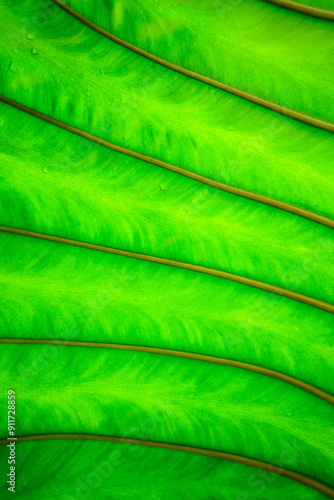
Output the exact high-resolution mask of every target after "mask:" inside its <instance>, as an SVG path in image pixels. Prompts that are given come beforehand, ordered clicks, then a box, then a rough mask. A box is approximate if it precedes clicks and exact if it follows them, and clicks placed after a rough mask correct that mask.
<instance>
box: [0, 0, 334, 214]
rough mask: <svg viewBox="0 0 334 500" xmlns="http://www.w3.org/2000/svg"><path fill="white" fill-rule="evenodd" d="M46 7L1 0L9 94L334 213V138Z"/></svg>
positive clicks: (153, 151) (135, 146) (134, 145)
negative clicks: (161, 62) (160, 62)
mask: <svg viewBox="0 0 334 500" xmlns="http://www.w3.org/2000/svg"><path fill="white" fill-rule="evenodd" d="M45 5H46V7H45V9H44V10H42V12H41V8H40V6H39V5H38V4H37V3H36V2H34V1H32V0H16V1H15V2H12V1H9V0H2V1H1V4H0V8H1V15H2V17H3V19H6V24H5V25H4V27H3V34H2V41H1V40H0V48H1V56H0V61H1V64H2V67H3V71H2V79H1V82H0V92H1V93H2V94H4V95H5V96H6V97H8V98H11V99H12V100H14V101H17V102H19V103H21V104H24V105H26V106H28V107H31V108H33V109H35V110H37V111H40V112H41V113H44V114H46V115H49V116H52V117H53V118H56V119H58V120H60V121H61V122H63V123H66V124H68V125H72V126H75V127H77V128H78V129H81V130H84V131H86V132H90V133H91V134H93V135H95V136H97V137H100V138H102V139H105V140H107V141H110V142H112V143H114V144H116V145H119V146H123V147H127V148H129V149H131V150H133V151H136V152H139V153H143V154H145V155H148V156H150V157H153V158H156V159H160V160H164V161H166V162H168V163H170V164H172V165H175V166H180V167H182V168H184V169H186V170H188V171H190V172H195V173H199V174H202V175H204V176H206V177H208V178H211V179H215V180H217V181H220V182H224V183H225V184H228V185H230V186H235V187H239V188H243V189H246V190H247V191H252V192H255V193H258V194H262V195H265V196H269V197H271V198H274V199H277V200H282V201H284V202H286V203H291V204H292V205H295V206H297V207H301V208H304V209H307V210H310V211H312V212H316V213H320V214H322V215H324V216H326V217H330V218H332V219H333V218H334V209H333V203H332V186H333V169H332V168H331V163H330V160H331V158H332V150H333V147H334V144H333V134H330V133H328V132H326V131H323V130H320V129H316V128H314V127H310V126H307V125H305V124H303V123H300V122H297V121H295V120H291V119H289V118H287V117H283V116H282V115H279V114H277V113H274V112H272V111H269V110H266V109H265V108H263V107H261V106H258V105H255V104H253V103H251V102H248V101H246V100H244V99H240V98H238V97H236V96H234V95H232V94H229V93H226V92H222V91H221V90H220V89H215V88H214V87H211V86H209V85H206V84H204V83H202V82H199V81H196V80H194V79H191V78H188V77H186V76H184V75H182V74H178V73H176V72H174V71H172V70H169V69H168V68H164V67H163V66H161V65H157V64H155V63H153V62H152V61H149V60H148V59H147V58H144V57H141V56H138V55H136V54H135V53H133V52H132V51H129V50H128V49H125V48H124V47H122V46H120V45H119V44H116V43H114V42H112V41H110V40H108V39H107V38H105V37H103V36H101V35H100V34H98V33H96V32H95V31H94V30H92V29H90V28H88V27H85V26H84V25H83V24H82V23H81V22H79V21H78V20H76V19H75V18H73V16H70V15H69V14H67V13H66V12H64V11H63V10H62V9H60V8H58V7H57V6H56V5H54V4H53V3H52V2H47V3H46V4H45ZM271 7H272V6H271ZM22 19H23V20H22ZM43 19H44V21H43ZM55 40H57V43H55ZM34 47H35V48H36V50H38V52H39V53H38V54H37V55H33V54H32V52H31V51H32V49H33V48H34ZM326 108H328V106H327V105H326ZM180 145H182V147H180Z"/></svg>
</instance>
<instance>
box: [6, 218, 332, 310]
mask: <svg viewBox="0 0 334 500" xmlns="http://www.w3.org/2000/svg"><path fill="white" fill-rule="evenodd" d="M0 231H4V232H7V233H12V234H19V235H21V236H29V237H32V238H39V239H42V240H48V241H53V242H56V243H65V244H67V245H73V246H77V247H81V248H87V249H89V250H98V251H99V252H106V253H111V254H115V255H122V256H123V257H131V258H133V259H139V260H145V261H148V262H154V263H155V264H163V265H165V266H172V267H178V268H181V269H186V270H188V271H195V272H198V273H203V274H208V275H210V276H216V277H218V278H224V279H228V280H230V281H236V282H237V283H241V284H243V285H247V286H252V287H254V288H259V289H260V290H264V291H266V292H270V293H276V294H277V295H282V296H283V297H287V298H288V299H293V300H297V301H298V302H302V303H304V304H307V305H309V306H313V307H318V308H319V309H323V310H324V311H327V312H331V313H334V305H332V304H329V303H328V302H323V301H321V300H318V299H314V298H313V297H308V296H307V295H302V294H301V293H297V292H293V291H291V290H287V289H286V288H280V287H278V286H275V285H270V284H269V283H264V282H262V281H257V280H254V279H252V278H246V277H245V276H239V275H238V274H233V273H229V272H226V271H220V270H218V269H212V268H209V267H204V266H199V265H197V264H190V263H188V262H180V261H178V260H171V259H165V258H163V257H156V256H154V255H146V254H143V253H137V252H130V251H128V250H120V249H119V248H112V247H106V246H103V245H95V244H94V243H86V242H83V241H78V240H70V239H68V238H62V237H59V236H52V235H49V234H43V233H36V232H34V231H26V230H25V229H17V228H13V227H7V226H0Z"/></svg>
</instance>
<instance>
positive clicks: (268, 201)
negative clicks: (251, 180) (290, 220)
mask: <svg viewBox="0 0 334 500" xmlns="http://www.w3.org/2000/svg"><path fill="white" fill-rule="evenodd" d="M0 101H1V102H4V103H5V104H8V105H9V106H12V107H14V108H16V109H18V110H20V111H23V112H25V113H28V114H30V115H32V116H34V117H35V118H39V119H40V120H44V121H45V122H47V123H50V124H51V125H55V126H56V127H59V128H62V129H64V130H66V131H67V132H71V133H73V134H76V135H79V136H81V137H84V138H85V139H88V140H90V141H93V142H96V143H97V144H100V145H101V146H104V147H106V148H109V149H111V150H113V151H116V152H118V153H121V154H124V155H127V156H131V157H133V158H136V159H137V160H141V161H145V162H146V163H151V164H152V165H156V166H158V167H161V168H165V169H166V170H170V171H172V172H175V173H177V174H180V175H183V176H185V177H189V178H190V179H193V180H195V181H198V182H201V183H202V184H207V185H208V186H211V187H214V188H217V189H220V190H222V191H226V192H228V193H231V194H234V195H237V196H242V197H243V198H247V199H249V200H252V201H256V202H258V203H264V204H265V205H270V206H272V207H274V208H278V209H280V210H285V211H286V212H290V213H293V214H294V215H298V216H300V217H304V218H306V219H309V220H312V221H313V222H317V223H319V224H323V225H324V226H328V227H331V228H334V220H332V219H328V218H327V217H323V216H322V215H319V214H316V213H314V212H309V211H308V210H305V209H303V208H299V207H296V206H294V205H290V204H289V203H285V202H282V201H279V200H275V199H273V198H269V197H267V196H263V195H260V194H256V193H252V192H250V191H245V190H243V189H239V188H236V187H233V186H229V185H228V184H224V183H222V182H218V181H214V180H212V179H209V178H208V177H204V176H203V175H199V174H196V173H195V172H191V171H190V170H186V169H184V168H181V167H177V166H175V165H172V164H170V163H166V162H164V161H162V160H157V159H156V158H152V157H151V156H147V155H144V154H141V153H137V152H136V151H132V150H131V149H127V148H123V147H122V146H118V145H116V144H113V143H111V142H108V141H106V140H104V139H100V138H99V137H97V136H95V135H92V134H89V133H88V132H84V131H83V130H80V129H78V128H75V127H72V126H71V125H67V124H66V123H63V122H60V121H58V120H56V119H54V118H51V117H50V116H47V115H44V114H43V113H40V112H39V111H35V110H34V109H31V108H28V107H27V106H24V105H23V104H19V103H17V102H15V101H12V100H11V99H8V98H7V97H5V96H2V95H0Z"/></svg>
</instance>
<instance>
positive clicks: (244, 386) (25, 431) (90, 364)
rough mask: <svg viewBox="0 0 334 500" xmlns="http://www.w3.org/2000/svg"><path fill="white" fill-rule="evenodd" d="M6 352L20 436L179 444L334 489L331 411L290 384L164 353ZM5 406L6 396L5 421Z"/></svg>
mask: <svg viewBox="0 0 334 500" xmlns="http://www.w3.org/2000/svg"><path fill="white" fill-rule="evenodd" d="M2 353H3V355H2V356H1V359H0V369H1V373H2V377H1V385H2V387H3V388H12V389H14V390H15V393H16V399H17V416H16V436H29V435H33V434H57V433H79V434H100V435H110V436H119V437H131V438H135V439H148V440H151V441H162V442H167V443H174V444H179V443H182V444H184V445H189V446H195V447H200V448H209V449H214V450H220V451H225V452H228V453H234V454H237V455H242V456H247V457H250V458H255V459H258V460H261V461H265V462H269V463H272V464H276V465H279V466H281V467H284V468H289V469H291V470H294V471H296V472H301V473H303V474H304V475H306V476H309V477H312V478H314V479H316V480H318V481H321V482H324V483H325V484H327V485H329V486H333V484H334V475H333V473H334V449H333V446H332V445H333V442H334V429H333V413H334V410H333V405H331V404H329V403H327V402H325V401H323V400H322V399H319V398H317V397H316V396H313V395H312V394H310V393H308V392H306V391H304V390H302V389H298V388H296V387H294V386H292V385H290V384H286V383H284V382H281V381H279V380H277V379H274V378H272V377H267V376H264V375H259V374H256V373H254V372H250V371H248V370H242V369H239V368H233V367H229V366H219V365H216V364H214V363H207V362H203V361H196V360H190V359H181V358H176V357H173V356H164V355H161V354H149V353H140V352H130V351H120V350H114V349H103V348H100V349H99V348H89V347H59V346H47V347H46V346H43V345H37V346H36V345H35V346H33V345H11V344H6V345H3V347H2ZM46 359H47V360H48V364H47V368H46V369H45V367H43V361H45V360H46ZM6 408H7V394H6V391H5V390H2V391H1V397H0V411H1V415H4V414H5V412H6ZM6 436H7V422H6V421H5V422H3V423H2V425H1V438H2V439H4V438H6Z"/></svg>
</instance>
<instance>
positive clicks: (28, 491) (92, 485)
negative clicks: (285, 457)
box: [0, 440, 328, 500]
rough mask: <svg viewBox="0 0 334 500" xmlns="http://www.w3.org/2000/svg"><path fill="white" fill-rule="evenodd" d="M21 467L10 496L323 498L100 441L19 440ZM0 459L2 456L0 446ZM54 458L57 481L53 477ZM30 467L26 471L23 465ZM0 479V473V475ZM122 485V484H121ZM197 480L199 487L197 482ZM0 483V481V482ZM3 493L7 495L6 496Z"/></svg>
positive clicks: (200, 461)
mask: <svg viewBox="0 0 334 500" xmlns="http://www.w3.org/2000/svg"><path fill="white" fill-rule="evenodd" d="M19 452H20V453H19V454H18V468H19V469H20V470H21V471H22V473H21V478H20V482H19V484H18V487H17V492H16V498H20V499H21V498H24V499H25V500H36V499H38V500H39V499H43V500H45V498H50V499H51V498H52V499H57V498H61V500H73V498H83V497H85V496H86V498H89V495H91V496H90V497H91V498H94V495H97V494H98V497H99V498H100V499H101V500H105V499H109V498H110V496H112V498H113V499H115V500H123V499H124V498H127V499H129V500H137V499H138V498H145V499H150V500H151V499H152V500H153V499H157V498H159V499H161V500H169V499H170V498H181V497H182V498H183V499H196V500H207V499H208V498H209V499H217V500H220V499H221V500H235V499H236V498H238V499H240V500H242V499H247V498H254V490H255V491H256V492H257V493H256V494H257V497H256V498H258V499H259V500H266V499H267V498H269V497H270V498H271V499H273V500H281V499H282V497H283V498H293V499H294V500H325V499H326V498H328V497H327V496H325V495H323V494H322V493H320V492H318V491H316V490H314V489H312V488H309V487H307V486H305V485H303V484H301V483H298V482H296V481H292V480H290V479H287V478H285V477H284V476H280V475H276V474H272V473H271V472H266V471H263V470H255V471H254V468H253V467H249V466H247V465H244V464H238V463H233V462H229V461H225V462H223V463H222V461H221V460H219V459H215V458H212V457H203V456H200V455H193V454H189V453H182V452H175V451H171V450H164V449H159V448H147V447H143V446H134V445H128V444H119V443H108V442H101V441H98V442H97V441H79V442H78V441H73V440H66V441H59V440H51V441H46V440H45V441H38V442H35V441H32V442H26V443H20V444H19ZM0 460H1V463H2V464H3V465H4V467H5V466H6V465H5V464H6V461H7V456H5V454H4V453H3V447H2V449H0ZM55 461H56V462H57V463H58V464H59V465H58V468H61V476H62V480H61V481H57V482H55V480H54V475H53V473H52V471H53V470H54V463H55ZM27 462H29V463H30V464H31V467H30V468H29V473H27V470H26V467H25V464H26V463H27ZM1 479H2V480H3V478H1ZM124 485H126V489H125V488H124ZM199 485H201V487H199ZM1 486H2V485H1ZM8 498H10V496H9V495H8Z"/></svg>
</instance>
